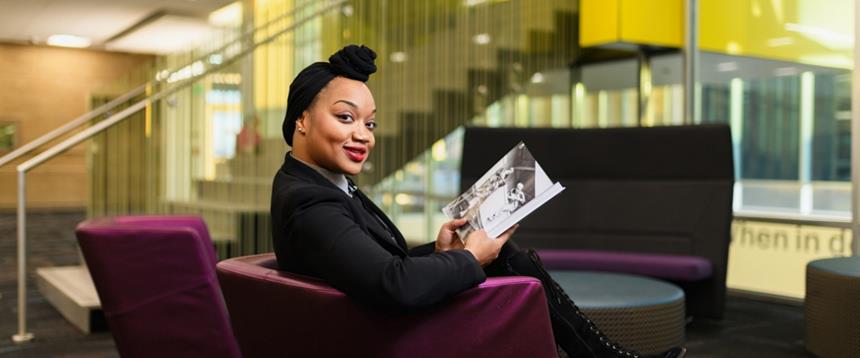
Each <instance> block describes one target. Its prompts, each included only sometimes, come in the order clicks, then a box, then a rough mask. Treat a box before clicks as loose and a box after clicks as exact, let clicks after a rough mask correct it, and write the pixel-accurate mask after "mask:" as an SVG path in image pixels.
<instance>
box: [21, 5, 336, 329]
mask: <svg viewBox="0 0 860 358" xmlns="http://www.w3.org/2000/svg"><path fill="white" fill-rule="evenodd" d="M347 1H348V0H333V1H330V2H329V4H327V5H324V6H323V7H322V8H321V9H319V10H317V11H315V12H313V13H311V14H309V15H307V16H306V17H304V18H302V19H300V20H294V21H293V23H292V24H291V25H290V26H287V27H285V28H284V29H283V30H281V31H278V32H276V33H274V34H272V35H269V36H268V37H266V38H265V39H263V40H261V41H259V42H255V43H253V44H251V45H250V46H248V48H245V49H243V50H242V51H240V52H238V53H237V54H236V55H235V56H233V57H232V58H230V59H227V60H225V61H223V62H222V63H221V64H218V65H215V66H213V67H209V68H206V69H205V70H204V71H203V72H201V73H200V74H197V75H194V76H191V77H189V78H186V79H183V80H181V81H179V82H178V83H177V84H176V85H175V86H172V87H169V88H167V89H163V90H161V91H159V92H157V93H155V94H152V95H150V96H148V97H146V98H144V99H142V100H140V101H138V102H137V103H135V104H133V105H131V106H129V107H128V108H126V109H124V110H122V111H120V112H119V113H116V114H114V115H112V116H110V117H108V118H107V119H105V120H103V121H101V122H99V123H96V124H95V125H93V126H91V127H89V128H87V129H84V130H82V131H81V132H79V133H77V134H75V135H73V136H71V137H69V138H66V139H65V140H64V141H62V142H60V143H58V144H56V145H54V146H53V147H51V148H48V149H47V150H45V151H44V152H42V153H40V154H39V155H37V156H35V157H33V158H30V159H29V160H27V161H26V162H24V163H21V164H20V165H18V167H17V171H18V212H17V214H18V220H17V221H18V333H17V334H15V335H13V336H12V340H13V341H14V342H16V343H20V342H27V341H30V340H32V339H33V334H32V333H30V332H27V274H26V269H27V230H26V223H27V218H26V215H27V210H26V209H27V207H26V199H27V193H26V175H27V172H28V171H30V170H31V169H33V168H35V167H37V166H39V165H41V164H42V163H44V162H45V161H47V160H49V159H51V158H53V157H55V156H57V155H59V154H61V153H63V152H65V151H66V150H68V149H69V148H72V147H74V146H75V145H77V144H79V143H80V142H82V141H84V140H86V139H89V138H91V137H92V136H94V135H96V134H98V133H100V132H102V131H104V130H105V129H108V128H110V127H112V126H113V125H115V124H117V123H119V122H121V121H123V120H125V119H127V118H128V117H129V116H131V115H132V114H134V113H136V112H138V111H140V110H141V109H143V108H144V107H146V106H147V105H148V104H151V103H152V102H154V101H157V100H159V99H162V98H164V97H165V96H168V95H170V94H172V93H174V92H176V91H178V90H180V89H183V88H185V87H187V86H188V85H190V84H193V83H194V79H196V78H198V77H200V76H204V75H206V74H208V73H210V72H213V71H215V70H219V69H221V68H223V67H226V66H227V65H229V64H231V63H232V62H234V61H236V60H237V59H239V58H241V57H243V56H245V55H247V54H249V53H251V51H253V50H254V49H256V48H257V47H259V46H262V45H265V44H267V43H270V42H272V41H274V40H275V39H276V38H278V37H280V36H281V35H283V34H285V33H287V32H291V31H293V30H294V29H295V28H296V27H298V26H300V25H302V24H304V23H305V22H307V21H309V20H311V19H313V18H316V17H318V16H320V15H322V14H323V13H325V12H328V11H329V10H331V9H333V8H335V7H337V6H339V5H342V4H344V3H346V2H347ZM315 4H316V3H315Z"/></svg>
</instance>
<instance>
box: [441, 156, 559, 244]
mask: <svg viewBox="0 0 860 358" xmlns="http://www.w3.org/2000/svg"><path fill="white" fill-rule="evenodd" d="M552 186H553V184H552V181H550V179H549V177H547V175H546V173H544V171H543V169H542V168H540V166H539V165H538V164H537V162H536V161H535V159H534V157H533V156H532V154H531V152H529V150H528V148H526V146H525V144H524V143H522V142H520V143H518V144H517V145H516V146H514V148H513V149H511V150H510V151H509V152H508V153H507V154H505V156H504V157H502V159H501V160H499V161H498V162H497V163H496V164H495V165H493V167H491V168H490V170H488V171H487V173H486V174H484V176H482V177H481V178H480V179H478V181H477V182H476V183H475V184H474V185H472V187H470V188H469V189H468V190H466V191H465V192H464V193H463V194H461V195H460V196H459V197H458V198H457V199H455V200H454V201H452V202H451V203H449V204H448V205H447V206H445V207H444V208H443V209H442V212H443V213H445V215H447V216H448V217H450V218H452V219H459V218H466V219H468V222H467V223H466V224H465V225H463V226H462V227H461V228H460V229H459V230H457V235H458V236H459V237H460V238H461V239H464V238H465V237H466V236H467V235H468V234H469V233H471V232H472V231H474V230H479V229H484V230H486V231H487V233H491V232H493V233H495V232H499V234H500V233H501V232H503V231H504V230H505V229H507V228H508V227H510V226H511V225H513V224H515V223H516V221H519V219H517V220H516V221H514V222H510V220H507V219H508V218H509V217H511V216H512V215H514V214H516V213H517V211H518V210H520V209H521V208H523V207H524V206H525V205H526V204H528V203H529V202H531V201H532V200H534V199H535V198H536V197H537V195H538V194H539V193H542V192H544V191H546V190H548V189H549V188H550V187H552ZM559 191H560V190H559ZM556 194H557V193H556ZM553 195H555V194H553ZM546 200H548V199H544V200H543V201H546ZM536 204H537V205H536V206H535V205H532V206H531V207H530V209H529V210H528V211H529V212H530V211H532V210H534V209H535V208H536V207H537V206H540V204H541V203H536ZM526 214H528V213H520V215H514V216H516V217H518V218H520V219H521V218H522V217H524V216H525V215H526ZM503 226H504V228H501V227H503Z"/></svg>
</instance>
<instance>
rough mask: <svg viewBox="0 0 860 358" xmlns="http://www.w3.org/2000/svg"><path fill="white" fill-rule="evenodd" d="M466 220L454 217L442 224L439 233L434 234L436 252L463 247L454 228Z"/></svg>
mask: <svg viewBox="0 0 860 358" xmlns="http://www.w3.org/2000/svg"><path fill="white" fill-rule="evenodd" d="M466 221H467V220H466V219H454V220H451V221H449V222H446V223H444V224H442V227H441V228H439V235H436V252H442V251H448V250H453V249H462V248H464V246H463V241H462V240H460V236H458V235H457V232H456V231H455V230H457V229H458V228H459V227H460V226H463V225H464V224H466Z"/></svg>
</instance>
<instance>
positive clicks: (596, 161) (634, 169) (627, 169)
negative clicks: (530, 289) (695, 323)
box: [460, 125, 734, 318]
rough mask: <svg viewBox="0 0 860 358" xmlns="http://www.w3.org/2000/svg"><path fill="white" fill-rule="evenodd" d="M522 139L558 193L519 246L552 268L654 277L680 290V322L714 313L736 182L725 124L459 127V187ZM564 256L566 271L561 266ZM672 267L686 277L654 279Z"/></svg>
mask: <svg viewBox="0 0 860 358" xmlns="http://www.w3.org/2000/svg"><path fill="white" fill-rule="evenodd" d="M521 140H522V141H524V142H525V143H526V145H527V146H528V148H529V149H530V150H531V152H532V154H533V155H534V157H535V159H536V160H537V161H538V163H540V165H541V166H542V167H543V168H544V170H545V171H546V172H547V174H548V175H549V176H550V178H551V179H552V180H554V181H559V182H561V183H562V185H564V186H565V187H566V190H565V191H563V192H562V193H561V194H559V196H557V197H556V198H554V199H553V200H551V201H550V202H549V203H547V204H546V205H545V206H544V207H541V208H540V209H538V210H537V211H536V212H535V213H532V214H531V215H530V216H529V217H527V218H526V219H525V220H523V221H522V223H521V224H522V225H521V226H520V228H519V230H518V231H517V234H516V235H515V240H516V241H517V243H518V244H519V245H520V246H523V247H534V248H536V249H538V250H539V251H541V250H543V252H548V253H549V254H548V255H549V256H552V258H551V260H550V261H552V262H550V263H548V264H547V266H550V268H551V269H553V268H555V269H559V268H561V269H564V268H571V267H573V268H577V269H595V270H598V269H599V270H606V269H607V268H608V267H609V268H615V269H614V270H613V271H622V272H625V271H626V272H630V273H634V274H644V275H649V276H656V277H661V276H662V277H661V278H663V279H667V280H669V281H672V282H675V283H676V284H678V285H679V286H681V287H682V288H683V289H684V291H685V293H686V296H687V314H688V315H692V316H704V317H715V318H718V317H721V316H722V313H723V307H724V301H725V292H726V263H727V256H728V245H729V241H730V227H731V220H732V187H733V182H734V170H733V163H732V145H731V134H730V131H729V128H728V126H724V125H718V126H712V125H702V126H678V127H654V128H612V129H555V128H466V131H465V138H464V146H463V161H462V165H461V170H460V171H461V175H462V179H461V180H462V181H461V185H460V186H461V190H465V189H466V188H468V187H469V186H471V185H472V184H473V183H474V182H475V181H476V180H477V179H478V178H479V177H480V176H481V175H483V174H484V172H485V171H486V170H487V169H489V168H490V167H491V166H492V165H493V164H494V163H495V162H496V161H497V160H498V159H499V158H500V157H501V156H502V155H503V154H504V153H506V152H507V151H508V150H509V149H511V148H512V147H513V146H514V145H515V144H516V143H518V142H519V141H521ZM565 253H568V254H569V255H568V256H567V257H569V258H570V259H569V260H568V261H573V262H570V265H565V264H563V262H562V263H561V264H559V260H558V259H559V258H564V257H565ZM541 255H542V256H543V255H544V254H543V253H542V254H541ZM589 259H590V260H589ZM655 263H659V264H660V265H662V266H664V267H661V268H659V269H654V268H655V265H654V264H655ZM551 264H552V265H551ZM553 265H554V266H556V267H552V266H553ZM559 266H561V267H559ZM704 266H709V267H704ZM679 270H687V271H684V272H690V273H692V274H691V275H686V276H684V275H681V277H678V275H674V276H673V275H661V274H660V272H675V273H677V272H682V271H679Z"/></svg>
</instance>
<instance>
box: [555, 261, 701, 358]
mask: <svg viewBox="0 0 860 358" xmlns="http://www.w3.org/2000/svg"><path fill="white" fill-rule="evenodd" d="M550 275H551V276H552V277H553V279H555V280H556V281H557V282H558V283H559V285H561V286H562V287H563V288H564V290H565V291H566V292H567V294H568V295H569V296H570V297H571V298H572V299H573V301H574V303H576V305H577V306H579V308H580V309H581V310H582V311H583V312H584V313H585V314H586V315H588V317H589V318H591V320H592V321H594V322H595V323H596V324H597V327H598V328H600V330H601V331H603V332H604V333H606V335H607V336H608V337H609V338H610V339H611V340H612V341H614V342H616V343H619V344H621V345H622V346H624V347H626V348H628V349H634V350H637V351H639V352H642V353H645V354H653V353H658V352H662V351H665V350H667V349H669V348H672V347H676V346H682V345H683V343H684V325H685V318H684V291H683V290H681V288H679V287H678V286H675V285H673V284H671V283H668V282H665V281H660V280H656V279H652V278H648V277H642V276H634V275H628V274H620V273H609V272H591V271H550Z"/></svg>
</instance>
